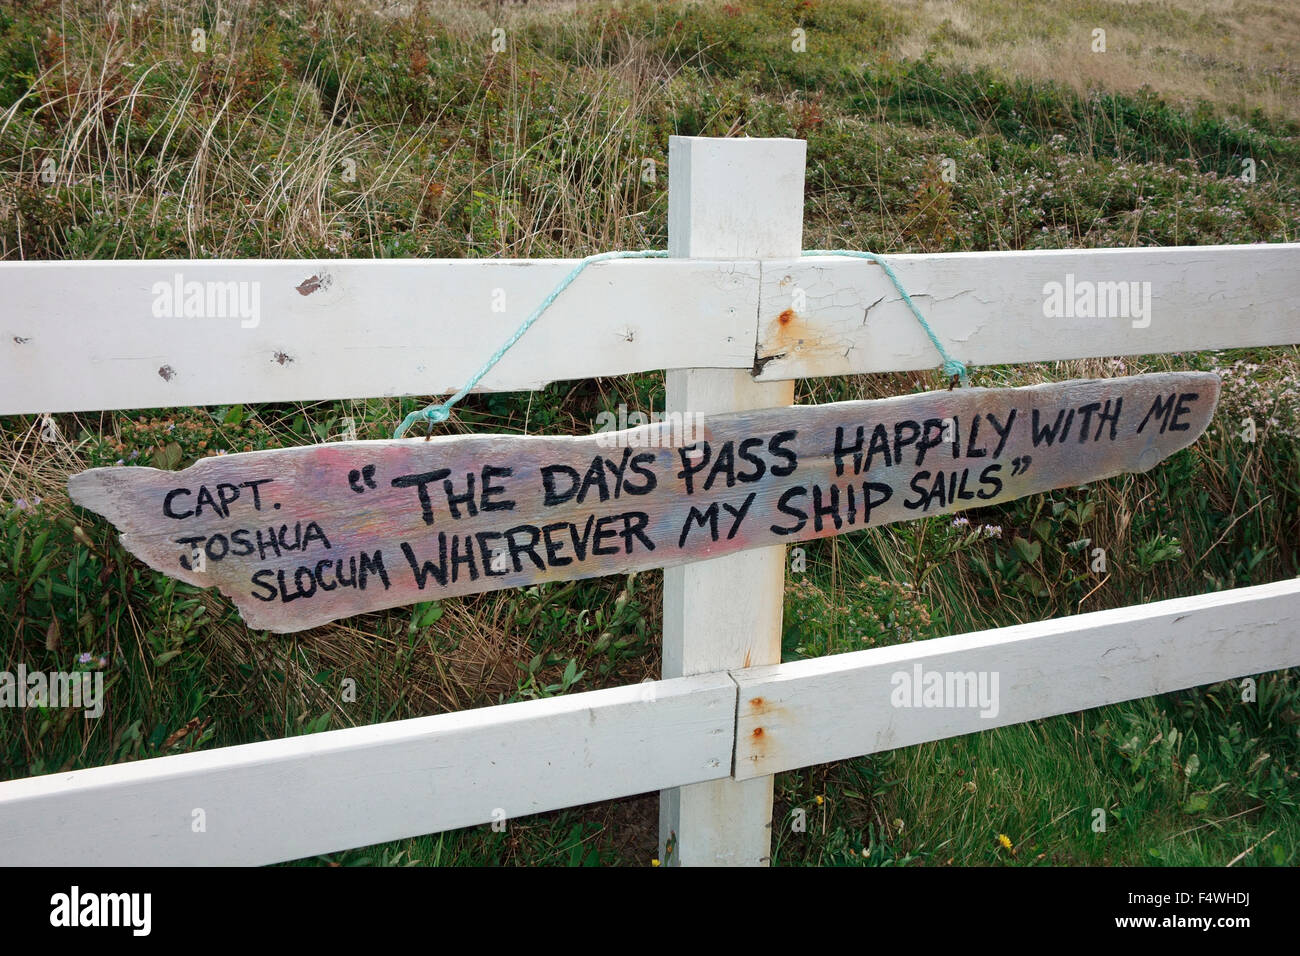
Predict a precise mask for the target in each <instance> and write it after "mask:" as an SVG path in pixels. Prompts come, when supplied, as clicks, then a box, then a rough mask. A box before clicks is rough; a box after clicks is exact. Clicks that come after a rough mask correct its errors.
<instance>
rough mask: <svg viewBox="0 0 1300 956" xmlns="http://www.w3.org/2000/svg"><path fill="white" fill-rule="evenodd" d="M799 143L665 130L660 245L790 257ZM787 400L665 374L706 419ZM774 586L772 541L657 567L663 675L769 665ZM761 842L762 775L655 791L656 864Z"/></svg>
mask: <svg viewBox="0 0 1300 956" xmlns="http://www.w3.org/2000/svg"><path fill="white" fill-rule="evenodd" d="M806 152H807V144H806V143H804V142H803V141H802V140H793V139H714V138H707V137H686V136H674V137H671V138H670V139H669V141H668V177H669V195H668V253H669V255H670V256H674V257H678V256H680V257H692V258H710V259H730V258H736V259H765V258H785V257H791V256H797V255H799V251H800V248H801V245H802V240H803V183H804V159H805V156H806ZM755 308H757V303H755ZM721 318H722V317H721V316H720V317H719V319H721ZM793 400H794V383H793V382H792V381H786V382H774V383H770V384H756V383H755V382H754V380H753V378H752V376H751V373H750V372H749V371H748V370H736V369H716V368H691V369H676V370H671V369H670V370H669V371H668V372H667V401H666V407H667V410H668V411H669V412H674V411H680V412H694V413H697V414H702V415H704V416H705V418H706V425H707V416H708V415H711V414H715V413H720V412H731V411H744V410H749V409H755V408H772V407H775V406H779V405H789V404H791V403H792V402H793ZM784 585H785V548H783V547H780V546H778V547H772V548H761V549H757V550H754V551H747V552H744V553H741V554H734V555H729V556H726V557H721V558H713V559H710V560H707V561H699V562H696V563H693V564H689V565H686V566H682V567H673V568H667V569H665V571H664V634H663V674H664V676H665V677H677V676H686V675H692V674H701V673H706V672H709V671H719V670H729V669H735V668H743V667H750V666H754V665H759V664H776V663H779V662H780V660H781V606H782V595H783V591H784ZM771 841H772V778H771V777H770V776H766V777H757V778H755V779H752V780H746V781H743V782H738V781H734V780H717V781H710V782H707V783H699V784H692V785H690V786H686V787H678V788H675V789H672V790H664V791H662V793H661V796H660V805H659V851H660V859H661V860H663V861H664V862H665V863H666V864H668V865H721V864H726V865H742V866H761V865H765V864H767V862H768V861H769V856H770V852H771Z"/></svg>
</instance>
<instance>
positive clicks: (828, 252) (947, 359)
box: [804, 249, 970, 388]
mask: <svg viewBox="0 0 1300 956" xmlns="http://www.w3.org/2000/svg"><path fill="white" fill-rule="evenodd" d="M804 255H805V256H850V257H852V258H854V259H868V260H870V261H871V262H874V263H875V264H876V265H878V266H880V268H882V269H884V270H885V275H887V276H889V281H890V282H892V283H894V288H895V289H897V290H898V294H899V295H901V296H902V297H903V301H904V302H906V303H907V307H908V308H909V309H911V310H912V314H913V315H914V316H916V321H918V322H920V323H921V328H923V329H925V334H926V335H928V336H929V337H930V341H931V342H933V343H934V347H935V348H936V349H937V350H938V351H939V355H940V357H941V358H942V359H943V374H945V375H956V376H957V377H959V378H960V379H961V384H962V387H963V388H964V387H965V386H966V384H967V383H968V382H969V381H970V377H969V375H968V374H967V372H966V366H965V365H963V364H962V363H961V362H959V361H957V360H956V359H955V358H953V357H952V356H951V355H949V354H948V350H947V349H945V348H944V347H943V343H942V342H940V341H939V337H938V336H936V335H935V334H934V329H932V328H930V323H929V322H927V321H925V316H923V315H922V314H921V310H920V309H918V308H917V307H916V303H915V302H913V301H912V297H911V296H910V295H908V294H907V290H906V289H904V288H903V283H901V282H899V281H898V276H896V275H894V270H893V269H891V268H890V267H889V263H888V262H886V261H885V260H884V259H882V258H880V256H878V255H876V254H875V253H874V252H853V251H850V250H846V249H809V250H807V251H805V252H804Z"/></svg>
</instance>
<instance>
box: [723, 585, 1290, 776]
mask: <svg viewBox="0 0 1300 956" xmlns="http://www.w3.org/2000/svg"><path fill="white" fill-rule="evenodd" d="M1296 666H1300V579H1297V580H1291V581H1279V582H1277V583H1275V584H1263V585H1259V586H1257V587H1249V588H1238V589H1235V590H1231V591H1219V592H1216V593H1213V594H1202V595H1198V596H1197V597H1190V598H1177V599H1175V600H1171V601H1161V602H1159V603H1157V604H1146V605H1141V606H1136V607H1124V608H1117V609H1114V610H1108V611H1095V612H1092V613H1089V614H1080V615H1076V616H1073V617H1064V618H1056V619H1054V620H1049V621H1042V622H1040V623H1035V624H1020V625H1015V626H1012V627H1002V628H996V629H994V630H989V631H978V632H975V633H972V634H960V635H957V636H954V637H942V638H936V639H934V640H929V641H922V642H920V643H917V644H898V645H894V646H891V647H882V648H878V649H874V650H869V651H856V652H853V653H848V654H837V655H834V656H832V657H822V658H817V659H815V660H807V661H796V662H793V663H789V664H778V665H775V666H772V667H753V668H750V669H748V670H746V671H741V672H737V673H736V674H735V675H733V676H735V678H736V681H737V683H738V684H739V686H740V705H739V718H738V722H737V727H736V773H735V775H736V777H737V779H742V780H743V779H746V778H748V777H752V776H762V775H765V774H770V773H776V772H778V771H781V770H791V769H794V768H797V767H804V766H808V765H810V764H816V763H826V762H828V761H831V760H839V759H842V758H846V757H856V756H860V755H863V754H872V753H877V752H879V751H882V750H891V749H893V748H895V747H907V746H910V745H912V744H918V743H924V742H925V741H929V740H943V739H944V738H947V737H955V736H957V735H959V734H968V733H974V732H976V731H980V730H989V729H992V728H994V727H1003V726H1007V725H1009V724H1018V723H1023V722H1025V721H1027V720H1036V719H1038V718H1041V717H1050V716H1053V715H1055V714H1068V713H1073V712H1075V711H1079V710H1087V709H1089V708H1092V707H1102V706H1105V705H1106V704H1114V703H1119V702H1120V701H1125V700H1134V699H1136V698H1139V697H1150V696H1152V695H1155V694H1164V693H1168V692H1170V691H1174V690H1183V689H1185V688H1188V687H1196V686H1198V685H1201V684H1210V683H1214V682H1216V681H1221V680H1228V679H1231V678H1235V677H1244V676H1246V675H1249V674H1259V673H1262V672H1264V671H1271V670H1278V669H1281V668H1285V667H1296ZM929 674H937V675H940V677H941V678H943V679H944V683H945V687H946V686H947V685H948V684H949V683H950V684H951V685H952V686H953V687H954V688H961V692H962V694H963V696H962V698H961V700H962V702H963V706H956V705H955V704H956V701H957V699H958V698H957V697H956V696H955V695H954V696H952V697H949V698H947V699H945V700H944V706H933V705H927V704H926V701H925V697H924V696H923V695H922V691H923V689H924V686H925V684H924V682H925V680H926V677H927V675H929ZM994 674H996V675H997V684H996V693H995V694H994V695H993V698H992V699H994V700H995V707H989V708H984V709H981V706H980V705H979V703H978V689H979V687H980V684H979V681H980V679H981V675H984V681H985V683H984V685H983V686H984V687H986V688H988V687H993V686H994V685H993V684H992V675H994ZM898 675H902V676H901V677H899V676H898ZM948 675H953V677H952V678H951V679H949V678H948ZM918 678H919V679H920V681H921V684H920V685H919V687H918V684H917V681H918ZM972 680H973V681H974V683H972ZM914 689H915V690H914ZM896 695H897V696H896ZM972 697H974V698H976V700H975V702H974V703H973V704H972ZM986 711H992V712H991V713H988V714H987V716H986V713H985V712H986Z"/></svg>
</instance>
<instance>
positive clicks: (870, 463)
mask: <svg viewBox="0 0 1300 956" xmlns="http://www.w3.org/2000/svg"><path fill="white" fill-rule="evenodd" d="M1218 393H1219V381H1218V378H1217V376H1214V375H1212V374H1209V373H1203V372H1187V373H1167V374H1159V375H1145V376H1137V377H1132V378H1121V379H1098V380H1086V381H1074V382H1063V383H1057V384H1047V385H1035V386H1031V387H1028V388H1019V389H958V390H955V391H948V392H928V393H924V394H917V395H906V396H900V397H897V398H890V399H884V400H880V401H870V402H842V403H837V404H832V405H817V406H804V407H794V408H773V409H763V410H759V411H751V412H737V413H731V414H722V415H714V416H708V417H707V418H705V419H704V421H703V423H702V425H701V424H700V423H699V422H696V421H692V424H693V425H695V426H696V427H697V428H698V432H697V433H695V434H687V433H686V430H685V429H678V430H677V434H676V435H675V436H674V427H673V424H672V423H658V424H654V425H646V426H641V427H640V428H635V429H628V430H626V431H623V432H605V433H600V434H597V435H591V436H582V437H542V436H501V435H470V436H446V437H440V438H435V439H432V440H429V441H424V440H421V439H408V440H403V441H368V442H340V443H334V444H326V445H313V446H307V447H301V448H288V449H282V450H276V451H263V452H250V453H245V454H238V455H228V456H223V457H218V458H209V459H205V460H203V461H200V462H197V463H196V464H194V465H192V466H190V467H189V468H187V469H185V470H184V471H181V472H164V471H158V470H156V469H151V468H134V467H116V468H96V469H92V470H90V471H86V472H82V473H81V474H79V475H75V476H73V478H72V479H71V480H70V481H69V490H70V492H71V495H72V498H73V500H74V501H75V502H76V503H77V504H79V505H82V506H83V507H87V508H90V509H93V510H94V511H97V512H99V513H100V514H102V515H104V516H106V517H107V518H109V519H110V520H111V521H112V522H113V523H114V524H115V525H116V526H117V527H118V528H119V529H120V530H121V531H122V532H123V534H122V540H123V543H124V544H125V545H126V547H127V548H129V549H130V550H131V551H132V552H133V553H134V554H136V555H138V556H139V557H140V558H141V559H142V560H144V561H145V562H146V563H147V564H148V565H149V566H150V567H152V568H154V569H156V570H158V571H162V572H164V573H166V574H169V575H172V576H173V577H177V578H180V579H181V580H184V581H187V582H189V583H191V584H195V585H198V586H215V587H218V588H219V589H220V590H221V591H222V593H224V594H226V595H229V596H230V597H231V598H233V599H234V601H235V603H236V604H237V605H238V606H239V608H240V610H241V612H242V613H243V615H244V618H245V620H246V621H247V622H248V624H249V625H250V626H251V627H254V628H266V629H269V630H273V631H279V632H287V631H295V630H301V629H303V628H306V627H311V626H314V625H317V624H322V623H324V622H326V621H330V620H334V619H336V618H339V617H344V616H347V615H351V614H357V613H360V612H363V611H369V610H378V609H380V608H387V607H395V606H399V605H402V604H409V603H412V602H417V601H428V600H436V599H439V598H443V597H448V596H450V595H456V594H469V593H474V592H479V591H488V590H494V589H497V588H503V587H516V586H520V585H527V584H533V583H537V582H543V581H555V580H563V579H571V578H582V577H591V576H595V575H600V574H611V573H615V572H625V571H630V570H637V569H643V568H651V567H664V566H669V565H675V564H679V563H682V562H685V561H692V560H699V559H701V558H709V557H716V556H718V555H722V554H729V553H732V552H735V551H741V550H745V549H748V548H756V547H762V546H765V545H772V544H778V543H787V542H793V541H801V540H806V539H809V538H817V537H826V536H829V535H834V534H840V533H844V532H847V531H852V530H855V529H860V528H864V527H867V526H876V525H881V524H886V523H889V522H893V521H900V520H907V519H911V518H919V517H923V516H926V515H934V514H942V513H947V512H950V511H956V510H962V509H965V508H972V507H979V506H983V505H991V504H996V503H997V502H1001V501H1007V500H1010V499H1013V498H1018V497H1022V496H1024V495H1029V494H1033V493H1036V492H1041V491H1046V490H1048V489H1051V488H1058V487H1064V486H1068V485H1078V484H1082V483H1085V482H1088V481H1093V480H1096V479H1100V478H1105V477H1108V476H1111V475H1115V474H1120V473H1122V472H1126V471H1145V470H1146V469H1148V468H1150V467H1152V466H1153V465H1155V464H1156V463H1157V462H1158V461H1160V460H1161V459H1163V458H1165V457H1166V456H1168V455H1170V454H1172V453H1173V452H1175V451H1177V450H1178V449H1180V448H1183V447H1186V446H1187V445H1189V444H1190V443H1191V442H1192V441H1194V440H1195V439H1196V437H1197V436H1199V435H1200V434H1201V432H1202V431H1203V430H1204V429H1205V427H1206V425H1207V424H1208V423H1209V420H1210V417H1211V415H1212V414H1213V411H1214V407H1215V404H1216V402H1217V400H1218ZM1049 433H1051V435H1052V437H1051V439H1050V440H1049V439H1048V434H1049ZM602 443H603V444H602ZM422 491H423V495H422V494H421V492H422ZM422 499H423V500H422Z"/></svg>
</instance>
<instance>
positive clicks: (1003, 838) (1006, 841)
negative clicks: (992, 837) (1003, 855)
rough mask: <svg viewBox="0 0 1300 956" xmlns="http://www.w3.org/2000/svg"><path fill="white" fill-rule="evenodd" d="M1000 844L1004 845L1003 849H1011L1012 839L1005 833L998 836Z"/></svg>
mask: <svg viewBox="0 0 1300 956" xmlns="http://www.w3.org/2000/svg"><path fill="white" fill-rule="evenodd" d="M998 842H999V843H1001V844H1002V849H1004V850H1010V849H1011V837H1009V836H1007V835H1006V834H1005V833H999V834H998Z"/></svg>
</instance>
